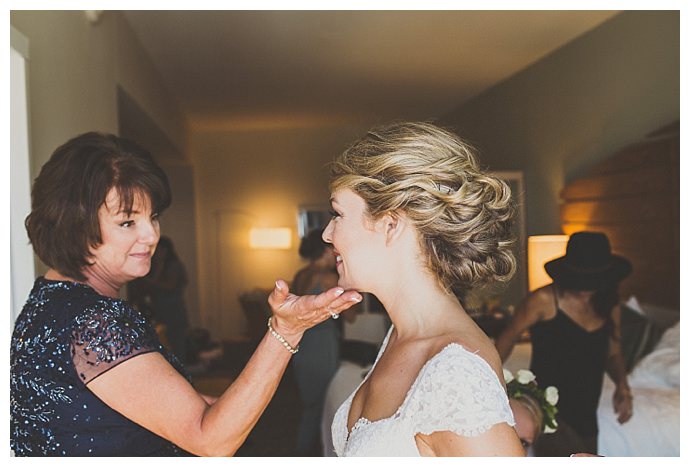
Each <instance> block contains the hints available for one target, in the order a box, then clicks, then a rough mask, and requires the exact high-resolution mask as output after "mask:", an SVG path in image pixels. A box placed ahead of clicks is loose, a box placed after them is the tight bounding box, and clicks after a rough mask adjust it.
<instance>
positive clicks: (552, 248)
mask: <svg viewBox="0 0 690 467" xmlns="http://www.w3.org/2000/svg"><path fill="white" fill-rule="evenodd" d="M567 246H568V235H533V236H531V237H529V238H528V239H527V267H528V270H527V280H528V282H529V290H530V292H531V291H533V290H536V289H538V288H539V287H543V286H545V285H547V284H550V283H551V282H553V280H552V279H551V277H549V275H548V274H546V271H545V270H544V264H546V263H548V262H549V261H551V260H552V259H555V258H559V257H561V256H563V255H564V254H565V249H566V247H567Z"/></svg>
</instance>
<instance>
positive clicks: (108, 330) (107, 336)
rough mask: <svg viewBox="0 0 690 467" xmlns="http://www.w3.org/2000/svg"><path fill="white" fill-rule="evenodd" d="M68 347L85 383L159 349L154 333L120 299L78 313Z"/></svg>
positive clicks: (101, 301)
mask: <svg viewBox="0 0 690 467" xmlns="http://www.w3.org/2000/svg"><path fill="white" fill-rule="evenodd" d="M70 346H71V355H72V362H73V363H74V368H75V369H76V371H77V374H78V375H79V379H80V380H81V381H82V382H83V383H84V384H87V383H89V382H90V381H92V380H93V379H94V378H96V377H97V376H99V375H101V374H103V373H104V372H106V371H108V370H109V369H111V368H113V367H115V366H117V365H118V364H120V363H122V362H124V361H127V360H129V359H130V358H132V357H135V356H137V355H141V354H143V353H148V352H155V351H161V350H162V347H161V345H160V342H159V340H158V337H157V335H156V333H155V330H154V329H153V328H152V327H151V326H150V325H149V324H148V322H147V321H146V319H145V318H144V317H143V316H142V315H141V314H140V313H139V312H137V311H136V309H134V308H132V307H131V306H130V305H128V304H127V303H126V302H124V301H122V300H100V301H98V302H96V303H95V304H93V305H92V306H89V307H88V308H87V309H85V310H84V311H83V312H82V313H80V314H79V315H78V316H77V317H76V318H75V321H74V326H73V330H72V332H71V335H70Z"/></svg>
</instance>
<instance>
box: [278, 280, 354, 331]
mask: <svg viewBox="0 0 690 467" xmlns="http://www.w3.org/2000/svg"><path fill="white" fill-rule="evenodd" d="M361 301H362V296H361V295H360V294H359V293H358V292H356V291H354V290H348V291H345V290H344V289H343V288H342V287H334V288H332V289H329V290H327V291H325V292H323V293H321V294H319V295H302V296H299V295H295V294H293V293H290V289H289V288H288V285H287V283H286V282H285V281H284V280H282V279H278V280H277V281H276V286H275V288H274V289H273V292H271V295H269V296H268V304H269V305H270V306H271V310H272V311H273V315H274V320H273V327H274V328H276V330H277V331H278V332H279V333H280V334H282V335H283V336H286V337H287V336H294V335H300V334H302V333H303V332H304V331H306V330H307V329H309V328H311V327H313V326H316V325H317V324H319V323H321V322H323V321H325V320H326V319H330V318H331V316H332V314H333V313H335V314H339V313H341V312H342V311H345V310H347V309H348V308H350V307H351V306H352V305H355V304H357V303H359V302H361Z"/></svg>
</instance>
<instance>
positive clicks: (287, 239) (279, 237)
mask: <svg viewBox="0 0 690 467" xmlns="http://www.w3.org/2000/svg"><path fill="white" fill-rule="evenodd" d="M290 246H292V232H291V231H290V228H289V227H273V228H253V229H250V230H249V247H250V248H253V249H273V250H287V249H289V248H290Z"/></svg>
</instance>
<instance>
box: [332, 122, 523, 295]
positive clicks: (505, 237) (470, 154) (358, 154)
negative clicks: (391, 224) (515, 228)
mask: <svg viewBox="0 0 690 467" xmlns="http://www.w3.org/2000/svg"><path fill="white" fill-rule="evenodd" d="M340 188H348V189H351V190H352V191H354V192H355V193H356V194H358V195H359V196H361V197H362V198H363V199H364V202H365V203H366V206H367V213H368V215H369V216H370V217H371V218H373V219H378V218H379V217H380V216H382V215H384V214H386V213H396V212H399V213H403V214H405V215H406V216H407V217H408V218H409V219H410V221H411V222H412V224H413V225H414V226H415V227H416V228H417V231H418V233H419V236H420V242H421V248H422V251H423V253H424V254H425V256H426V260H427V261H426V263H427V266H428V268H429V269H430V270H431V271H432V272H433V273H434V274H435V275H436V277H437V278H438V281H439V283H440V285H441V286H442V287H443V288H444V289H445V290H447V291H453V292H455V293H461V292H463V291H467V290H469V289H472V288H474V287H477V286H480V285H483V284H485V283H488V282H492V281H507V280H509V279H510V278H511V277H512V275H513V273H514V271H515V258H514V256H513V253H512V252H511V250H510V246H511V244H512V243H513V236H512V231H511V226H512V222H513V213H514V210H515V209H514V205H513V202H512V200H511V197H510V188H509V187H508V185H507V184H506V183H505V182H504V181H502V180H500V179H498V178H496V177H493V176H491V175H489V174H487V173H485V172H483V171H481V170H480V168H479V163H478V161H477V157H476V155H475V151H474V149H473V148H472V147H470V146H469V145H468V144H467V143H465V142H463V141H462V140H460V138H458V137H457V135H455V134H453V133H451V132H449V131H446V130H444V129H441V128H439V127H437V126H435V125H432V124H430V123H420V122H403V123H394V124H391V125H386V126H382V127H378V128H374V129H372V130H370V131H369V132H368V133H367V134H366V135H365V136H364V137H363V138H361V139H359V140H358V141H356V142H355V143H354V144H352V145H351V146H350V147H349V148H348V149H346V150H345V151H344V152H343V153H342V154H341V155H340V156H339V157H337V158H336V160H335V161H334V162H333V164H332V166H331V183H330V189H331V192H334V191H336V190H338V189H340Z"/></svg>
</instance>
